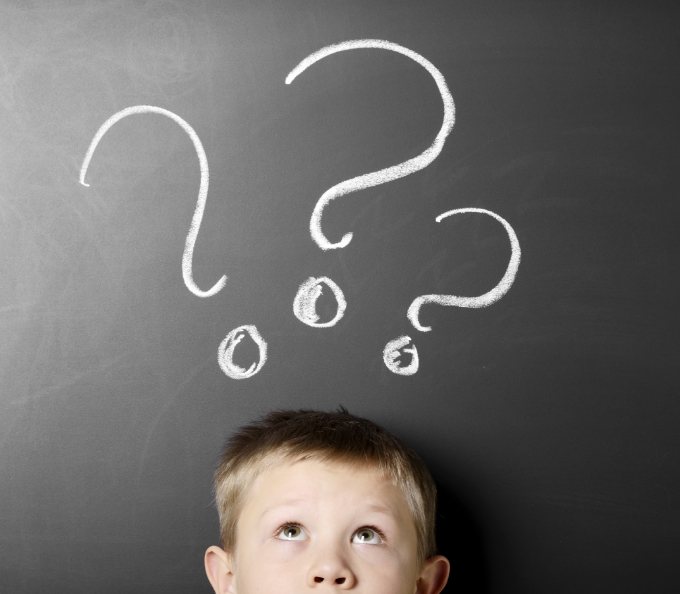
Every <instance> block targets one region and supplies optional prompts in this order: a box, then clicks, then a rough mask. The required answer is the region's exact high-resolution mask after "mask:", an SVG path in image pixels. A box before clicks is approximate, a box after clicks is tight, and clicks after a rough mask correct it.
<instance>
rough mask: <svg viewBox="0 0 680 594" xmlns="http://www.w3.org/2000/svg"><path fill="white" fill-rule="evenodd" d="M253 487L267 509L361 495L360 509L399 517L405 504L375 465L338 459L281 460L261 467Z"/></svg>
mask: <svg viewBox="0 0 680 594" xmlns="http://www.w3.org/2000/svg"><path fill="white" fill-rule="evenodd" d="M252 488H253V491H252V492H253V494H255V493H256V494H257V497H258V499H259V501H260V502H261V503H262V504H265V505H267V507H272V506H294V505H300V504H305V503H308V502H309V500H310V499H319V498H333V497H336V498H337V497H338V496H339V495H340V494H342V495H344V496H351V495H352V494H356V495H357V496H361V498H362V499H361V501H362V506H363V507H364V508H365V509H370V510H371V511H375V512H377V513H384V514H391V515H399V511H401V509H403V508H404V506H406V505H407V502H406V498H405V496H404V494H403V493H402V491H401V489H399V488H398V487H397V485H395V483H394V481H393V480H391V477H389V476H388V475H387V474H386V473H385V472H383V471H382V470H380V469H379V468H377V466H375V465H370V464H352V463H348V462H345V461H337V460H318V459H315V458H304V459H297V460H296V459H290V460H284V461H281V463H279V464H276V465H269V466H268V467H267V468H264V469H263V470H262V471H261V472H260V473H259V474H258V476H257V477H256V478H255V480H254V482H253V485H252Z"/></svg>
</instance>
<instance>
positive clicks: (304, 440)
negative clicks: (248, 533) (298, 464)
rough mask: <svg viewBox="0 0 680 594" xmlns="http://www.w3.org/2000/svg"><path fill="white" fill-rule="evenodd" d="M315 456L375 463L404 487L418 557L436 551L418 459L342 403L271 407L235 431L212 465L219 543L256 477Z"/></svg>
mask: <svg viewBox="0 0 680 594" xmlns="http://www.w3.org/2000/svg"><path fill="white" fill-rule="evenodd" d="M310 458H311V459H314V460H320V461H325V462H343V463H347V464H353V465H357V466H368V467H372V468H376V469H377V470H379V471H382V472H384V473H385V475H386V476H387V477H389V478H390V479H391V480H392V481H393V482H394V484H395V485H396V486H397V487H399V488H400V489H401V491H402V492H403V494H404V496H405V498H406V501H407V503H408V507H409V509H410V511H411V515H412V517H413V521H414V524H415V528H416V534H417V540H418V557H419V561H421V562H422V561H424V560H425V559H427V558H429V557H431V556H432V555H434V554H435V553H436V543H435V531H434V525H435V513H436V498H437V494H436V487H435V484H434V481H433V480H432V476H431V475H430V472H429V471H428V469H427V467H426V466H425V464H424V463H423V461H422V460H421V459H420V458H419V457H418V455H417V454H416V453H415V452H413V451H412V450H411V449H409V448H407V447H405V446H404V445H403V444H402V443H400V442H399V441H398V440H397V438H396V437H394V436H393V435H391V434H390V433H388V432H387V431H386V430H385V429H383V428H382V427H380V426H379V425H376V424H375V423H373V422H372V421H369V420H367V419H363V418H361V417H356V416H354V415H352V414H350V413H349V412H347V410H345V409H344V408H341V409H340V410H338V411H337V412H321V411H313V410H280V411H274V412H271V413H269V414H267V415H266V416H264V417H262V418H261V419H259V420H257V421H255V422H254V423H252V424H249V425H246V426H244V427H242V428H241V429H240V430H238V431H237V432H236V433H235V434H234V435H233V436H232V437H231V438H230V439H229V440H228V441H227V443H226V445H225V448H224V451H223V453H222V456H221V457H220V460H219V464H218V467H217V469H216V470H215V476H214V490H215V503H216V506H217V512H218V514H219V519H220V539H221V545H222V547H223V548H224V549H225V550H226V551H233V549H234V547H235V545H236V525H237V523H238V518H239V515H240V513H241V509H242V506H243V497H244V495H245V494H247V492H248V488H249V487H250V485H251V484H252V482H253V480H254V479H255V477H256V476H257V475H258V474H259V473H260V472H262V471H263V470H265V469H267V468H271V467H273V466H276V465H277V464H279V463H281V462H290V461H299V460H305V459H310Z"/></svg>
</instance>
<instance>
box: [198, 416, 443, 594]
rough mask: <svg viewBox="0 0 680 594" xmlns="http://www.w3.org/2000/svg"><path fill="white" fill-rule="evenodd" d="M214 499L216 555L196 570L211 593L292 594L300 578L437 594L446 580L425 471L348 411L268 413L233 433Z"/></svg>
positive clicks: (395, 593)
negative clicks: (217, 523) (206, 579)
mask: <svg viewBox="0 0 680 594" xmlns="http://www.w3.org/2000/svg"><path fill="white" fill-rule="evenodd" d="M215 500H216V504H217V510H218V514H219V518H220V537H221V544H222V549H219V548H218V547H210V548H209V549H208V551H207V552H206V559H205V563H206V571H207V573H208V577H209V579H210V581H211V583H212V585H213V587H214V589H215V591H216V592H220V593H221V592H230V593H231V594H252V592H254V591H258V592H264V594H274V591H273V590H272V592H269V591H268V590H269V588H273V589H275V590H276V591H277V592H280V593H281V594H286V593H287V592H290V594H298V593H299V590H300V589H301V588H302V585H301V583H302V584H303V585H304V584H306V585H307V586H309V587H321V585H322V584H325V585H329V584H330V585H332V586H334V587H336V588H338V589H355V590H356V591H367V592H368V591H370V592H371V594H380V593H381V592H385V593H386V594H400V593H401V592H403V593H404V594H413V592H414V591H418V592H423V593H427V594H434V593H435V592H439V591H440V590H441V589H442V588H443V586H444V584H445V583H446V578H447V576H448V562H447V561H446V559H444V558H443V557H441V556H435V552H436V548H435V538H434V522H435V508H436V489H435V486H434V482H433V480H432V477H431V476H430V473H429V472H428V470H427V468H426V467H425V465H424V464H423V462H422V461H421V460H420V458H419V457H418V456H417V455H416V454H415V453H414V452H412V451H411V450H410V449H408V448H406V447H405V446H404V445H402V444H401V443H400V442H399V441H398V440H397V439H396V438H395V437H394V436H393V435H391V434H389V433H388V432H387V431H385V430H384V429H382V428H381V427H379V426H378V425H376V424H375V423H373V422H371V421H369V420H366V419H363V418H360V417H356V416H354V415H351V414H350V413H348V412H347V411H346V410H343V409H341V410H340V411H338V412H333V413H326V412H320V411H309V410H300V411H277V412H273V413H270V414H268V415H267V416H265V417H263V418H262V419H260V420H258V421H257V422H255V423H253V424H250V425H247V426H245V427H242V428H241V429H240V430H239V431H238V432H237V433H236V434H235V435H233V436H232V437H231V439H230V440H229V441H228V442H227V445H226V447H225V450H224V453H223V454H222V457H221V459H220V462H219V465H218V468H217V470H216V472H215ZM268 580H269V581H270V582H271V583H270V584H269V585H267V583H268ZM298 582H300V583H298ZM411 582H413V583H411ZM411 586H413V587H411Z"/></svg>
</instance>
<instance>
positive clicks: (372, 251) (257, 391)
mask: <svg viewBox="0 0 680 594" xmlns="http://www.w3.org/2000/svg"><path fill="white" fill-rule="evenodd" d="M671 6H672V5H671V3H668V4H662V3H658V2H657V3H653V2H652V3H649V2H636V3H633V2H616V3H614V2H604V1H599V2H598V1H593V2H545V1H536V2H529V1H510V2H508V1H503V2H501V1H498V2H489V1H485V0H475V1H449V2H444V1H441V2H421V1H418V2H416V1H412V2H396V1H392V0H391V1H371V2H359V1H356V2H338V1H332V2H331V1H325V0H309V1H289V0H286V1H285V2H284V1H271V2H253V1H243V2H232V1H229V2H181V1H179V0H177V1H175V2H132V1H128V2H123V1H121V2H102V1H92V0H88V1H87V2H85V1H83V2H76V1H73V2H57V1H55V2H11V1H9V0H3V1H2V2H0V590H1V591H2V592H8V593H12V594H18V593H33V592H38V591H43V590H47V589H48V588H49V590H50V591H51V592H59V593H61V592H66V593H70V592H74V593H75V592H88V593H89V592H98V593H105V592H111V593H114V592H115V593H121V592H144V593H153V592H159V593H160V592H162V593H163V594H170V593H175V592H177V593H179V592H208V591H209V585H208V582H207V580H206V579H205V577H204V575H203V567H202V555H203V551H204V549H205V548H206V547H207V546H208V545H210V544H214V543H216V542H217V536H218V531H217V518H216V514H215V512H214V509H213V508H212V505H211V493H210V481H211V472H212V467H213V464H214V462H215V459H216V456H217V454H218V452H219V450H220V448H221V445H222V442H223V440H224V438H225V437H226V436H227V434H228V433H229V432H230V431H231V430H232V429H233V428H234V427H236V426H237V425H239V424H241V423H243V422H245V421H247V420H250V419H251V418H252V417H253V416H255V415H258V414H260V413H263V412H265V411H267V410H269V409H271V408H279V407H314V408H323V409H333V408H335V407H336V406H338V405H339V404H343V405H345V406H347V407H348V408H349V409H350V410H351V411H353V412H355V413H357V414H361V415H365V416H368V417H370V418H372V419H374V420H376V421H378V422H380V423H382V424H384V425H385V426H386V427H388V428H389V429H391V430H393V431H395V432H396V433H397V434H399V435H401V436H402V437H403V438H404V440H405V441H407V442H408V443H410V444H411V445H413V446H415V447H416V448H417V449H418V450H419V451H420V452H421V453H422V455H423V456H424V457H425V458H426V460H427V461H428V462H429V463H430V465H431V467H432V469H433V472H434V474H435V476H436V478H437V480H438V482H439V484H440V487H441V515H442V518H441V523H440V532H441V534H440V543H441V548H442V550H443V552H445V553H447V554H448V555H449V556H450V557H451V558H452V561H453V574H452V578H451V582H450V586H449V587H448V588H447V592H450V593H454V592H456V593H459V592H478V593H486V594H490V593H493V594H501V593H520V592H521V593H526V592H549V593H550V594H560V593H564V594H567V593H569V594H572V593H574V592H579V593H580V594H587V593H593V594H594V593H597V594H601V593H603V592H617V593H618V594H624V593H631V594H632V593H635V594H639V593H640V592H654V593H655V594H663V593H668V594H670V593H671V592H673V593H675V592H678V591H680V570H679V569H678V564H677V561H678V550H680V519H679V512H678V488H679V487H680V479H679V478H678V470H677V469H678V461H679V446H680V444H679V440H678V420H679V412H680V409H679V404H678V403H679V397H678V388H677V386H678V367H679V365H678V364H679V362H680V361H679V359H680V357H679V354H680V349H679V348H678V314H677V307H678V288H679V282H678V264H677V259H678V254H679V249H678V239H677V231H676V229H677V225H678V221H679V218H678V215H679V214H680V212H679V211H680V208H679V207H678V189H679V187H678V186H679V184H678V177H679V175H680V173H679V171H678V163H679V157H680V154H679V151H678V105H679V104H680V103H679V100H680V93H679V90H680V83H679V81H678V73H677V67H678V57H679V56H678V54H679V51H678V50H679V48H678V34H677V24H678V16H679V15H678V10H677V9H674V8H671ZM363 37H368V38H382V39H387V40H390V41H393V42H396V43H399V44H402V45H404V46H407V47H409V48H411V49H413V50H414V51H417V52H419V53H421V54H422V55H424V56H425V57H426V58H428V59H429V60H430V61H431V62H432V63H434V64H435V65H436V66H437V67H438V68H439V69H440V70H441V72H442V73H443V74H444V76H445V77H446V80H447V82H448V84H449V87H450V88H451V91H452V93H453V95H454V100H455V102H456V108H457V122H456V125H455V128H454V130H453V132H452V134H451V136H450V137H449V138H448V140H447V143H446V145H445V147H444V150H443V152H442V153H441V155H440V156H439V158H438V159H437V160H436V161H435V162H434V163H432V165H430V166H429V167H428V168H427V169H425V170H423V171H421V172H419V173H416V174H414V175H411V176H409V177H407V178H405V179H402V180H399V181H396V182H392V183H389V184H385V185H382V186H380V187H377V188H373V189H370V190H366V191H361V192H357V193H355V194H353V195H350V196H346V197H345V198H343V199H339V200H337V201H335V202H334V203H333V204H332V205H331V206H329V208H328V209H327V212H326V216H325V218H324V229H325V230H326V232H327V234H328V235H329V237H331V238H332V239H335V238H339V237H340V236H341V235H342V234H343V233H345V232H346V231H350V230H351V231H353V232H354V240H353V241H352V243H350V245H349V246H347V247H346V248H345V249H343V250H335V251H331V252H322V251H321V250H320V249H319V248H318V247H317V246H316V244H315V243H314V242H313V241H312V240H311V238H310V236H309V231H308V221H309V216H310V214H311V211H312V208H313V206H314V204H315V203H316V200H317V199H318V197H319V196H320V195H321V194H322V192H323V191H324V190H326V189H327V188H329V187H330V186H332V185H333V184H335V183H338V182H339V181H341V180H344V179H347V178H350V177H353V176H355V175H358V174H361V173H365V172H367V171H371V170H375V169H378V168H381V167H386V166H388V165H393V164H395V163H397V162H400V161H403V160H405V159H407V158H410V157H412V156H414V155H416V154H417V153H419V152H420V151H422V150H423V149H424V148H425V147H427V146H428V145H429V144H430V142H431V141H432V139H433V138H434V135H435V134H436V132H437V130H438V129H439V126H440V123H441V117H442V113H441V100H440V98H439V94H438V93H437V90H436V87H435V85H434V83H433V81H432V79H431V78H430V77H429V75H428V74H427V73H426V72H425V71H424V70H423V69H422V68H421V67H420V66H418V65H417V64H415V63H414V62H412V61H411V60H409V59H408V58H405V57H404V56H400V55H397V54H395V53H390V52H384V51H378V50H361V51H354V52H346V53H344V54H339V55H336V56H332V57H329V58H326V59H325V60H324V61H322V62H320V63H318V64H316V65H314V66H312V67H311V68H310V70H308V71H307V72H305V73H304V74H303V75H302V76H301V77H300V78H299V79H298V80H296V81H295V82H294V83H293V84H292V85H290V86H287V85H285V84H284V78H285V76H286V74H287V73H288V72H289V70H290V69H291V68H292V67H293V66H294V65H296V64H297V63H298V62H299V61H300V60H301V59H302V58H304V57H305V56H307V55H308V54H310V53H311V52H313V51H315V50H317V49H319V48H321V47H322V46H325V45H328V44H331V43H334V42H339V41H343V40H347V39H355V38H363ZM135 104H151V105H158V106H161V107H165V108H167V109H169V110H172V111H174V112H175V113H177V114H178V115H180V116H182V117H183V118H185V119H186V120H187V121H188V122H189V123H190V124H191V125H192V126H193V127H194V129H195V130H196V132H197V133H198V135H199V136H200V138H201V140H202V141H203V144H204V146H205V149H206V152H207V155H208V159H209V162H210V168H211V185H210V193H209V196H208V201H207V208H206V215H205V219H204V222H203V226H202V228H201V232H200V234H199V237H198V242H197V245H196V252H195V256H194V272H195V277H196V280H197V283H198V284H199V286H201V287H203V288H207V287H209V286H211V285H212V284H213V283H214V282H215V281H216V280H217V279H218V278H219V277H220V276H221V275H222V274H227V276H228V277H229V279H228V281H227V285H226V287H225V289H224V290H223V291H222V292H221V293H219V294H218V295H217V296H215V297H212V298H210V299H199V298H198V297H195V296H194V295H192V294H191V293H189V291H188V290H187V289H186V287H185V286H184V284H183V282H182V277H181V270H180V261H181V256H182V249H183V245H184V238H185V236H186V232H187V228H188V225H189V221H190V218H191V214H192V213H193V209H194V204H195V200H196V192H197V188H198V166H197V162H196V156H195V153H194V151H193V147H192V145H191V142H190V141H189V139H188V137H187V136H186V135H185V133H184V132H183V131H182V130H181V129H180V128H179V127H178V126H176V125H175V124H174V123H172V122H171V121H170V120H168V119H166V118H163V117H162V116H158V115H145V116H136V117H135V118H128V119H127V120H124V121H123V122H120V123H119V124H117V125H116V126H115V127H114V128H113V129H112V130H111V131H110V132H109V134H108V135H107V136H106V137H105V139H104V142H103V143H102V144H101V145H100V147H99V148H98V150H97V153H96V154H95V158H94V160H93V163H92V165H91V167H90V171H89V174H88V180H89V182H90V183H91V186H92V187H91V188H89V189H87V188H84V187H82V186H81V185H79V184H78V171H79V168H80V164H81V161H82V159H83V156H84V154H85V151H86V149H87V146H88V144H89V142H90V140H91V138H92V136H93V135H94V133H95V131H96V130H97V128H98V127H99V126H100V125H101V124H102V123H103V122H104V121H105V120H106V119H107V118H108V117H109V116H110V115H112V114H113V113H114V112H116V111H118V110H120V109H122V108H124V107H127V106H129V105H135ZM469 206H472V207H480V208H487V209H490V210H493V211H495V212H497V213H498V214H500V215H501V216H503V217H504V218H506V219H507V220H508V221H509V222H510V223H511V224H512V226H513V227H514V229H515V231H516V232H517V235H518V237H519V240H520V243H521V245H522V249H523V259H522V263H521V266H520V269H519V274H518V276H517V280H516V282H515V284H514V286H513V287H512V289H511V291H510V292H509V293H508V294H507V295H506V296H505V297H504V298H503V299H502V300H501V301H499V302H498V303H496V304H494V305H493V306H491V307H489V308H486V309H477V310H473V309H469V310H464V309H460V308H443V307H438V306H429V307H426V308H424V309H423V317H422V319H423V322H424V323H426V324H430V325H432V327H433V331H432V332H431V333H429V334H423V333H419V332H416V331H415V330H414V329H413V328H412V327H411V326H410V324H409V322H408V320H407V319H406V309H407V307H408V305H409V304H410V303H411V301H412V300H413V298H415V297H416V296H417V295H421V294H424V293H451V294H458V295H477V294H480V293H483V292H485V291H487V290H488V289H490V288H491V287H492V286H493V285H494V284H495V283H496V282H497V280H498V279H499V278H500V275H501V274H502V272H503V270H504V268H505V265H506V262H507V259H508V256H509V247H508V240H507V237H506V235H505V232H504V231H503V229H502V227H500V225H498V224H497V223H496V222H495V221H493V220H491V219H489V218H485V217H482V216H477V217H475V216H467V217H454V218H453V219H450V220H447V221H446V222H443V223H441V224H440V225H437V224H436V223H435V222H434V217H435V216H436V215H438V214H440V213H442V212H444V211H447V210H450V209H453V208H461V207H469ZM322 275H327V276H330V277H331V278H333V279H334V280H335V281H336V282H337V283H338V284H339V285H340V286H341V287H342V289H343V291H344V293H345V296H346V298H347V301H348V308H347V312H346V315H345V317H344V318H343V319H342V321H341V322H340V323H338V325H337V326H335V327H334V328H332V329H325V330H324V329H312V328H309V327H307V326H304V325H302V324H301V323H299V322H298V321H297V320H296V319H295V318H294V317H293V314H292V301H293V297H294V295H295V292H296V290H297V287H298V285H299V284H300V283H301V282H302V281H303V280H305V279H306V278H307V277H308V276H322ZM326 305H328V304H326ZM246 323H251V324H256V325H257V327H258V328H259V330H260V332H261V333H262V335H263V336H264V337H265V339H266V340H267V342H268V344H269V351H270V354H269V360H268V362H267V364H266V365H265V367H264V368H263V369H262V371H261V372H260V373H259V374H258V375H256V376H255V377H253V378H251V379H249V380H246V381H241V382H237V381H234V380H231V379H229V378H228V377H226V376H225V375H224V374H223V373H222V371H221V370H220V368H219V367H218V365H217V361H216V353H217V347H218V345H219V343H220V342H221V340H222V339H223V338H224V336H225V335H226V334H227V332H228V331H230V330H231V329H233V328H235V327H236V326H239V325H242V324H246ZM403 333H408V334H410V335H411V336H412V337H413V339H414V341H415V343H416V344H417V347H418V349H419V352H420V357H421V368H420V371H419V372H418V373H417V374H416V375H415V376H413V377H411V378H404V377H397V376H396V375H393V374H391V373H390V372H389V371H388V370H387V369H386V368H385V366H384V365H383V363H382V359H381V352H382V348H383V346H384V345H385V343H386V342H387V341H388V340H390V339H392V338H394V337H396V336H398V335H399V334H403ZM251 355H252V353H251V352H250V351H249V350H248V349H247V348H244V349H242V350H241V351H240V355H239V356H241V357H243V360H244V361H246V360H248V359H249V357H250V356H251Z"/></svg>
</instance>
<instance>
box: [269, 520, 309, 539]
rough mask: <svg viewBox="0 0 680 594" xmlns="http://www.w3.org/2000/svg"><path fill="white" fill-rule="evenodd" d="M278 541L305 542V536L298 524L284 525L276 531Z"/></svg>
mask: <svg viewBox="0 0 680 594" xmlns="http://www.w3.org/2000/svg"><path fill="white" fill-rule="evenodd" d="M276 538H278V539H280V540H306V538H307V535H306V534H305V531H304V530H303V529H302V526H300V525H299V524H284V525H283V526H281V527H280V528H279V529H278V530H277V531H276Z"/></svg>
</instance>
